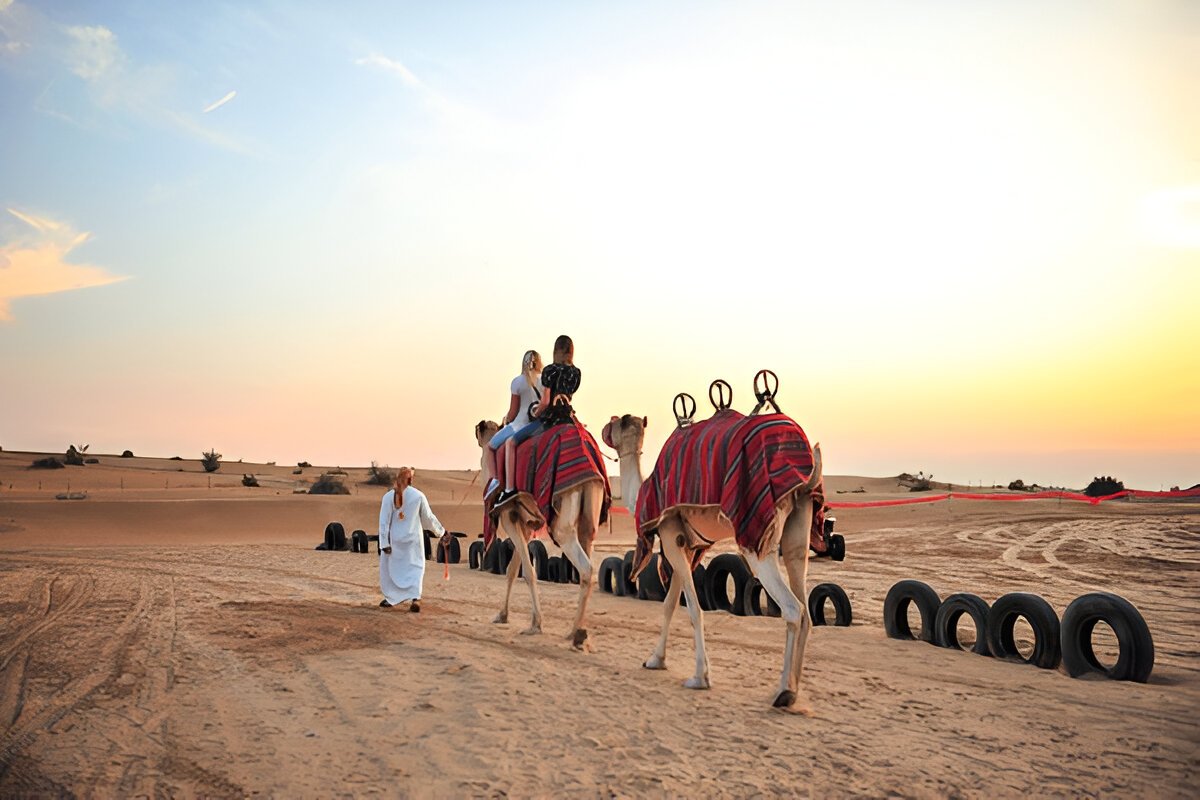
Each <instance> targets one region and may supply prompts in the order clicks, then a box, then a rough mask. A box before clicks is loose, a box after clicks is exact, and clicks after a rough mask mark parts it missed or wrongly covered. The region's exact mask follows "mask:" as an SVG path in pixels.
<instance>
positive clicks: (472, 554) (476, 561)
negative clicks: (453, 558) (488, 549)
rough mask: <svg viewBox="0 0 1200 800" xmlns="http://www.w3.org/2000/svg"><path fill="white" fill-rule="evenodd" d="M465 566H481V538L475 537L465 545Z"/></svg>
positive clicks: (474, 567) (476, 567)
mask: <svg viewBox="0 0 1200 800" xmlns="http://www.w3.org/2000/svg"><path fill="white" fill-rule="evenodd" d="M467 566H469V567H470V568H471V569H480V568H482V567H483V540H481V539H476V540H475V541H473V542H471V544H470V545H469V546H468V547H467Z"/></svg>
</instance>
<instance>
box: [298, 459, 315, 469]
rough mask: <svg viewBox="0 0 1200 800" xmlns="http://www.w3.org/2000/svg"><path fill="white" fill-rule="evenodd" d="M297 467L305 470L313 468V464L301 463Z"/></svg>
mask: <svg viewBox="0 0 1200 800" xmlns="http://www.w3.org/2000/svg"><path fill="white" fill-rule="evenodd" d="M296 466H297V467H299V468H300V469H304V468H305V467H311V466H312V464H310V463H308V462H307V461H301V462H300V463H298V464H297V465H296Z"/></svg>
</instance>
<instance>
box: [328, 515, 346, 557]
mask: <svg viewBox="0 0 1200 800" xmlns="http://www.w3.org/2000/svg"><path fill="white" fill-rule="evenodd" d="M325 549H326V550H345V549H346V529H345V528H344V527H342V523H340V522H331V523H329V524H328V525H326V526H325Z"/></svg>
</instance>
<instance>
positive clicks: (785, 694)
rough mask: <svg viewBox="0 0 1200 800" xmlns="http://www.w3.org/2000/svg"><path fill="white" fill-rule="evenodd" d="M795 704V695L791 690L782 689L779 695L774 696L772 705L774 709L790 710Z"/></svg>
mask: <svg viewBox="0 0 1200 800" xmlns="http://www.w3.org/2000/svg"><path fill="white" fill-rule="evenodd" d="M795 702H796V693H795V692H793V691H792V690H791V689H784V690H783V691H782V692H780V693H779V694H777V695H775V702H774V703H772V704H771V705H773V706H774V707H775V708H791V707H792V704H793V703H795Z"/></svg>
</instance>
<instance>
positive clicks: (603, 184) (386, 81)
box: [0, 0, 1200, 489]
mask: <svg viewBox="0 0 1200 800" xmlns="http://www.w3.org/2000/svg"><path fill="white" fill-rule="evenodd" d="M1198 309H1200V3H1194V2H1188V0H1120V1H1115V2H1109V1H1108V0H1079V1H1078V2H1060V1H1058V0H1036V1H1034V0H972V2H952V1H951V0H911V1H910V2H865V1H864V0H844V1H843V2H780V3H773V2H754V0H747V1H746V2H721V3H713V2H653V1H652V0H651V1H649V2H647V1H644V0H639V1H638V2H613V1H612V0H606V1H605V2H586V3H585V2H571V3H557V4H555V3H532V2H472V3H467V2H462V3H459V2H445V3H415V2H371V3H368V2H346V3H338V4H329V3H300V2H247V3H240V2H238V3H233V2H231V3H161V2H152V1H151V0H142V1H140V2H132V1H129V2H126V1H124V0H114V2H108V3H101V4H97V3H85V2H53V0H51V1H50V2H38V3H32V2H26V1H25V0H0V446H2V447H4V449H6V450H50V451H61V450H64V449H65V448H66V446H67V445H68V444H69V443H90V445H91V450H92V452H117V453H119V452H120V451H121V450H123V449H125V448H129V449H131V450H133V451H134V452H135V453H137V454H139V455H159V456H170V455H182V456H184V457H187V458H195V457H198V456H199V454H200V452H201V450H205V449H208V448H209V447H215V448H216V449H217V450H218V451H220V452H221V453H223V454H224V455H225V457H226V459H227V460H234V459H237V458H244V459H246V460H247V461H251V460H253V461H268V460H269V461H278V462H279V463H290V462H295V461H299V460H308V461H311V462H313V463H323V464H340V465H345V466H348V465H363V464H367V463H369V462H370V461H372V460H376V461H378V462H380V463H388V464H391V465H393V466H396V465H399V464H413V465H416V466H418V467H426V468H467V467H475V466H477V465H478V455H479V454H478V449H477V447H476V446H475V442H474V438H473V435H472V426H473V425H474V423H475V422H476V421H478V420H479V419H480V418H484V417H488V418H492V419H497V418H499V417H500V415H501V414H503V413H504V411H505V410H506V408H507V392H508V383H509V381H510V379H511V378H512V377H513V375H514V374H516V372H517V370H518V368H519V363H520V358H521V354H522V353H523V352H524V351H525V350H526V349H529V348H534V349H538V350H540V351H541V352H542V353H543V354H544V355H545V356H546V357H547V358H548V357H549V354H550V350H551V347H552V344H553V341H554V338H555V337H556V336H557V335H558V334H560V333H567V334H569V335H571V336H572V337H573V338H574V339H575V342H576V363H577V364H578V365H579V366H580V367H581V369H582V370H583V386H582V388H581V390H580V392H579V394H578V397H577V402H576V408H577V410H578V412H579V415H580V417H581V419H582V421H583V422H585V423H586V424H588V425H589V427H590V428H592V430H593V431H597V432H598V429H599V427H600V426H601V425H602V424H603V423H604V422H605V421H607V420H608V418H609V416H610V415H612V414H622V413H635V414H638V415H648V416H649V419H650V427H649V430H648V434H649V436H648V440H647V444H646V456H647V469H648V468H649V463H650V460H651V459H653V458H654V457H655V456H656V455H657V452H658V449H659V447H660V446H661V444H662V441H663V440H664V439H665V437H666V436H667V434H669V432H670V430H671V429H672V427H673V424H674V422H673V418H672V416H671V400H672V398H673V397H674V395H675V394H676V393H677V392H680V391H687V392H690V393H691V394H693V395H695V396H696V397H697V399H698V400H699V401H700V404H701V409H702V411H701V416H706V415H707V413H708V411H709V407H708V404H707V400H706V399H705V397H706V395H707V387H708V384H709V382H710V381H711V380H712V379H713V378H717V377H721V378H724V379H725V380H727V381H729V382H730V383H732V384H733V385H734V389H735V397H734V401H735V402H734V404H735V407H737V408H739V409H741V410H743V411H748V410H749V409H750V407H751V406H752V405H753V398H752V396H751V389H750V381H751V378H752V377H753V375H754V373H755V371H757V370H758V369H760V368H764V367H765V368H770V369H773V370H774V371H775V372H777V373H778V375H779V378H780V382H781V396H780V400H779V402H780V404H781V405H782V407H783V410H784V411H786V412H788V413H789V414H791V415H792V416H793V417H794V418H795V419H796V420H797V421H798V422H799V423H800V424H801V425H802V426H804V428H805V429H806V431H807V432H808V433H809V435H810V437H811V438H812V439H814V440H818V441H820V442H821V444H822V449H823V451H824V455H825V465H826V471H827V472H830V473H833V474H843V475H844V474H851V475H872V476H882V475H894V474H897V473H899V472H901V471H908V472H916V471H917V470H924V471H925V472H932V473H933V474H934V477H935V478H936V479H939V480H950V481H954V482H956V483H962V484H966V483H975V484H978V483H980V482H981V481H982V482H983V483H985V484H987V485H991V484H993V483H1004V484H1007V483H1008V482H1009V481H1010V480H1013V479H1015V478H1021V479H1023V480H1024V481H1025V482H1027V483H1032V482H1035V481H1036V482H1039V483H1041V484H1044V485H1045V484H1051V485H1066V486H1072V487H1082V486H1084V485H1086V484H1087V483H1088V481H1089V480H1090V479H1091V478H1092V477H1093V476H1095V475H1101V474H1111V475H1114V476H1115V477H1118V478H1120V479H1122V480H1124V481H1125V483H1126V485H1128V486H1131V487H1136V488H1143V489H1158V488H1160V487H1162V488H1166V487H1168V486H1170V485H1174V484H1179V485H1183V486H1190V485H1192V484H1194V483H1197V482H1200V310H1198Z"/></svg>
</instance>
